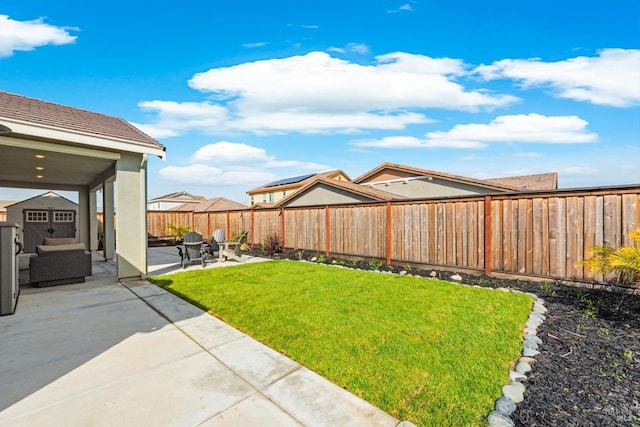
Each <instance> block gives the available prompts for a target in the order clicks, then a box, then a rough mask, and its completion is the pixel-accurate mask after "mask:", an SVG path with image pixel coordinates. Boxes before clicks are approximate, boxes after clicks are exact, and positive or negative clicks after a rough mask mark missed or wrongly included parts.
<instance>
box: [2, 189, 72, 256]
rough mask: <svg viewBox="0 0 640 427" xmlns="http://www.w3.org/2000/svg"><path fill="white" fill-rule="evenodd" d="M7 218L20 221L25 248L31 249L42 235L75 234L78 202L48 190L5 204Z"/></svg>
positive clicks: (33, 248) (17, 222)
mask: <svg viewBox="0 0 640 427" xmlns="http://www.w3.org/2000/svg"><path fill="white" fill-rule="evenodd" d="M7 221H9V222H14V223H16V224H18V225H20V229H21V232H22V233H21V234H22V236H20V241H22V242H23V243H24V251H25V252H35V251H36V246H38V245H41V244H42V242H43V240H44V238H45V237H76V231H77V228H78V204H77V203H74V202H72V201H71V200H68V199H65V198H64V197H62V196H61V195H59V194H57V193H54V192H53V191H49V192H47V193H44V194H40V195H39V196H36V197H32V198H30V199H27V200H23V201H20V202H16V203H14V204H12V205H9V206H7Z"/></svg>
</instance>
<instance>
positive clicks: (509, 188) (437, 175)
mask: <svg viewBox="0 0 640 427" xmlns="http://www.w3.org/2000/svg"><path fill="white" fill-rule="evenodd" d="M384 169H392V170H396V171H400V172H406V173H410V174H413V175H415V176H427V175H428V176H432V177H434V178H441V179H444V180H447V181H456V182H460V183H464V184H470V185H476V186H480V187H484V188H493V189H496V190H500V191H514V190H517V189H518V188H517V187H515V186H513V185H508V184H502V183H492V182H487V181H484V180H481V179H474V178H469V177H466V176H462V175H453V174H450V173H445V172H438V171H433V170H429V169H422V168H416V167H413V166H406V165H398V164H395V163H389V162H385V163H382V164H381V165H378V166H377V167H375V168H374V169H371V170H370V171H369V172H366V173H365V174H363V175H361V176H359V177H357V178H356V179H354V180H353V182H354V183H356V184H362V183H365V182H366V181H367V179H369V178H371V177H372V176H374V175H375V174H377V173H379V172H381V171H383V170H384Z"/></svg>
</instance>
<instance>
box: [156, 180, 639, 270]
mask: <svg viewBox="0 0 640 427" xmlns="http://www.w3.org/2000/svg"><path fill="white" fill-rule="evenodd" d="M170 224H171V225H186V226H188V227H189V228H190V229H193V230H196V231H198V232H200V233H202V234H203V235H205V236H207V237H210V236H211V235H212V234H213V231H214V230H215V229H218V228H221V229H223V230H225V235H226V236H228V237H227V238H230V237H232V236H234V235H237V234H238V233H241V232H243V231H248V232H249V238H248V241H249V243H250V244H253V245H260V244H261V243H262V242H264V240H265V238H266V237H267V236H268V235H271V234H277V235H278V236H279V237H280V238H281V239H282V240H283V242H284V245H285V246H286V247H287V248H295V249H299V250H305V251H310V252H314V253H321V254H324V255H327V256H329V255H346V256H358V257H366V258H377V259H382V260H384V261H386V262H387V263H396V264H417V265H428V266H433V267H442V268H448V269H465V270H471V271H479V272H484V273H485V274H487V275H491V274H493V273H503V274H510V275H517V276H538V277H542V278H549V279H560V280H588V281H599V282H602V281H604V280H605V279H606V278H604V277H603V276H602V275H595V274H593V273H591V272H590V271H588V270H586V269H585V268H584V267H583V266H582V264H581V263H580V261H581V260H583V259H585V258H587V257H589V249H590V248H592V247H593V246H595V245H601V244H608V245H611V246H613V247H619V246H621V245H629V244H631V243H632V242H631V241H630V239H629V238H628V234H629V232H630V231H631V230H634V229H637V228H640V186H632V187H611V188H599V189H578V190H558V191H553V192H532V193H527V194H522V193H519V194H501V195H493V196H481V197H466V198H447V199H438V200H412V201H402V202H388V203H371V204H357V205H334V206H311V207H296V208H284V209H261V210H243V211H230V212H216V213H193V212H172V211H149V212H148V232H149V235H151V236H167V235H169V234H170V232H169V229H168V226H169V225H170Z"/></svg>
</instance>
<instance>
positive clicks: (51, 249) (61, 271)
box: [29, 238, 91, 288]
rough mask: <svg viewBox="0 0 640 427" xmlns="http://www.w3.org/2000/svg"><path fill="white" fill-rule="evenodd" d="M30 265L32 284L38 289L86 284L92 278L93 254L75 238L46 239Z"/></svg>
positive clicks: (37, 248) (37, 247)
mask: <svg viewBox="0 0 640 427" xmlns="http://www.w3.org/2000/svg"><path fill="white" fill-rule="evenodd" d="M36 254H37V256H34V257H32V258H31V260H30V263H29V272H30V282H31V284H32V285H33V286H35V287H37V288H42V287H45V286H54V285H65V284H70V283H81V282H84V278H85V276H91V253H90V252H87V251H86V250H85V247H84V244H82V243H75V239H73V238H69V239H68V238H45V239H44V244H43V245H39V246H36Z"/></svg>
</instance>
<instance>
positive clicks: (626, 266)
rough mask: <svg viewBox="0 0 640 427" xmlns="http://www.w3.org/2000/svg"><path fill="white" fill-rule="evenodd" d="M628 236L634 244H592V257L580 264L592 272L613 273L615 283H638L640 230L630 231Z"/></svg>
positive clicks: (639, 272)
mask: <svg viewBox="0 0 640 427" xmlns="http://www.w3.org/2000/svg"><path fill="white" fill-rule="evenodd" d="M629 237H630V238H631V240H633V241H634V242H635V245H634V246H622V247H621V248H618V249H614V248H612V247H611V246H608V245H598V246H594V247H593V248H591V249H590V252H591V255H592V257H591V258H589V259H587V260H584V261H582V264H583V265H584V266H586V267H587V268H588V269H589V270H591V271H592V272H594V273H602V274H607V273H613V274H614V275H615V281H616V283H635V284H636V285H638V284H640V230H634V231H632V232H631V233H629Z"/></svg>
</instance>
